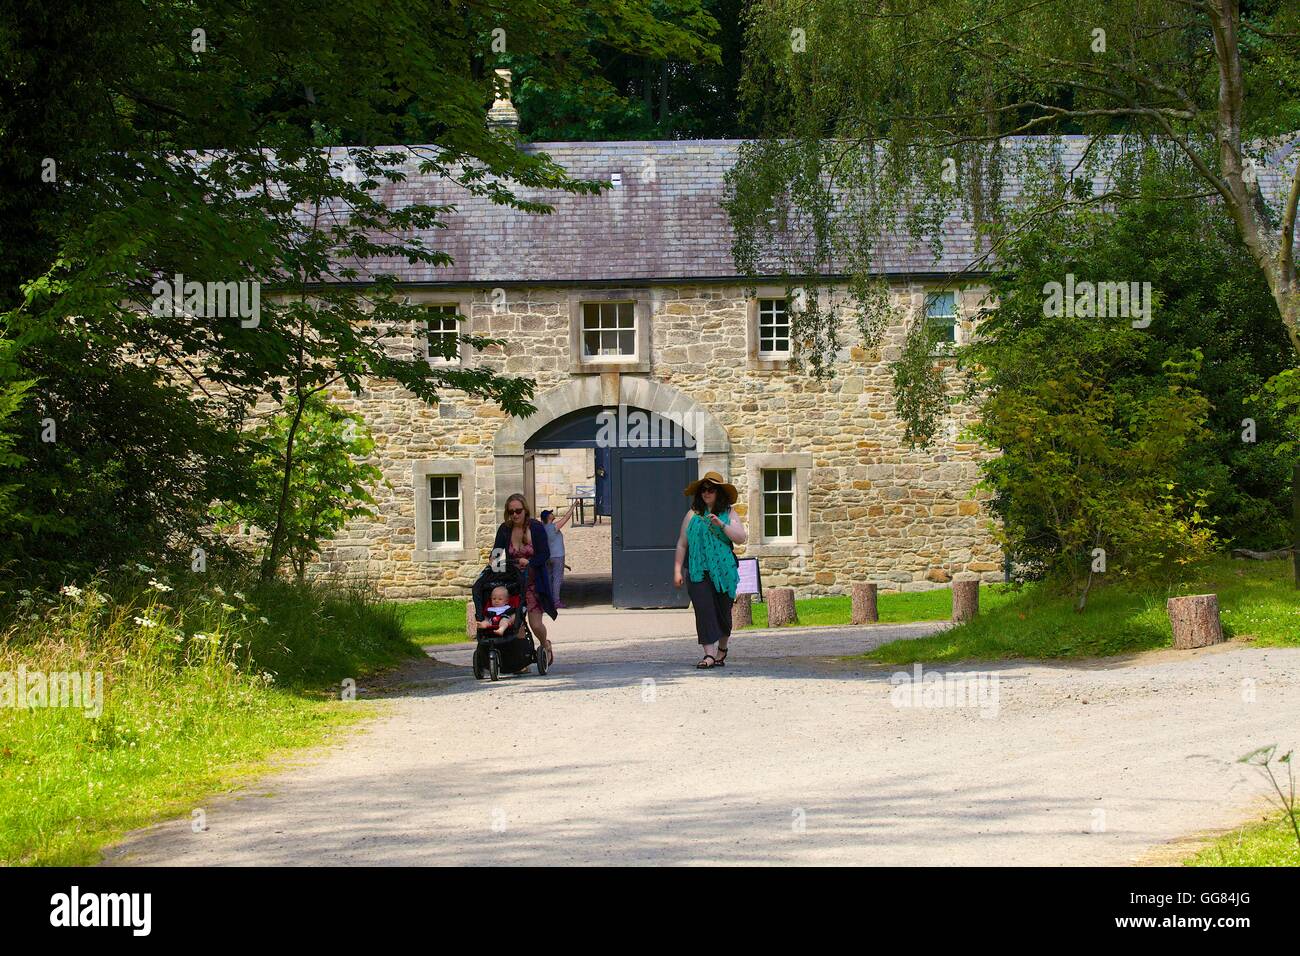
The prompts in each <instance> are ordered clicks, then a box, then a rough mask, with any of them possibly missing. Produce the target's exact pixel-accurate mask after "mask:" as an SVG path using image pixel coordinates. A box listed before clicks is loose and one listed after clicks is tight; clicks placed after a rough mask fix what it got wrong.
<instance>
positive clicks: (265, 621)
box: [258, 617, 271, 624]
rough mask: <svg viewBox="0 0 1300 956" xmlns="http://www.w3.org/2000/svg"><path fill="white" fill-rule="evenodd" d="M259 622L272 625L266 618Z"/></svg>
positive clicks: (260, 618) (260, 619) (261, 618)
mask: <svg viewBox="0 0 1300 956" xmlns="http://www.w3.org/2000/svg"><path fill="white" fill-rule="evenodd" d="M258 620H259V621H261V622H262V623H263V624H270V623H271V622H270V621H268V620H267V619H266V618H264V617H259V618H258Z"/></svg>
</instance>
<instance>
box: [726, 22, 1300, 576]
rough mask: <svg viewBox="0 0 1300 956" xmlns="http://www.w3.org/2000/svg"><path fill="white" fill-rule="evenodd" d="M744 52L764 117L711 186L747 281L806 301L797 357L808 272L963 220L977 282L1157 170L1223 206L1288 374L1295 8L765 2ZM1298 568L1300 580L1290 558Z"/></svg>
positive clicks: (1293, 306) (931, 236)
mask: <svg viewBox="0 0 1300 956" xmlns="http://www.w3.org/2000/svg"><path fill="white" fill-rule="evenodd" d="M748 40H749V49H748V63H749V68H748V70H747V73H746V77H745V81H744V89H745V91H746V95H747V96H748V97H749V99H750V101H751V102H762V103H764V104H767V107H768V108H767V113H766V118H765V127H764V129H765V133H767V135H766V136H765V138H764V139H762V140H760V141H758V142H755V143H754V144H752V145H750V146H748V147H746V148H745V149H744V150H743V151H742V155H741V158H740V161H739V162H738V164H737V166H736V168H735V169H734V170H733V173H732V176H731V179H730V189H731V193H730V196H729V200H728V209H729V212H730V214H731V216H732V219H733V222H734V224H735V227H736V232H737V238H736V246H735V253H736V259H737V262H738V263H739V264H740V265H741V267H742V268H744V269H745V270H746V271H747V272H748V273H750V274H754V275H757V274H759V273H760V272H770V271H772V269H773V268H774V264H775V268H778V269H780V270H781V271H783V272H784V273H785V274H787V276H788V277H789V282H790V283H791V284H792V285H800V286H805V287H807V288H808V289H811V290H813V293H814V294H813V296H812V300H813V308H811V309H809V310H807V311H806V312H805V313H804V314H802V315H796V316H795V318H794V328H793V329H792V337H793V338H794V339H795V340H796V343H797V347H803V346H804V345H805V344H815V345H816V346H818V347H822V348H824V349H827V350H829V354H830V355H832V356H833V355H834V352H835V349H836V348H837V347H838V341H837V332H836V326H835V320H834V318H833V315H832V314H830V313H829V312H827V311H826V310H822V309H820V308H819V307H818V296H817V295H816V292H817V290H818V289H819V288H821V287H824V286H825V285H826V280H825V279H822V278H820V276H821V275H823V274H825V273H827V272H830V273H834V274H840V275H848V276H850V277H851V278H852V279H854V280H855V281H857V282H859V283H861V282H862V281H864V280H865V278H866V277H868V276H870V275H872V273H873V267H872V263H873V261H874V259H875V257H876V254H877V252H878V249H879V246H880V241H881V239H882V237H889V236H891V235H894V234H896V233H903V234H904V235H905V236H907V237H910V239H911V240H912V241H913V242H915V243H918V244H920V245H921V247H922V248H928V250H929V251H930V252H931V253H933V254H934V255H936V256H938V255H940V254H941V253H942V249H943V238H944V235H943V230H942V224H943V220H944V218H945V216H946V215H948V214H949V213H950V212H952V211H954V210H956V209H961V210H963V211H964V213H965V214H966V215H967V216H969V217H970V218H972V219H974V220H975V222H976V223H977V224H978V237H977V238H978V241H979V247H978V248H977V250H976V251H977V254H978V255H977V262H976V265H977V267H978V266H982V265H983V264H984V263H986V262H987V261H989V260H990V259H992V258H994V257H996V255H997V254H998V253H999V251H1000V249H1001V247H1002V245H1003V244H1005V243H1006V242H1007V241H1008V240H1009V238H1010V235H1011V230H1012V229H1013V228H1027V227H1029V224H1031V223H1032V222H1033V221H1035V220H1040V219H1048V218H1052V217H1055V216H1061V215H1069V214H1070V213H1071V212H1072V211H1074V210H1078V209H1081V208H1086V207H1089V206H1103V207H1109V208H1114V207H1116V206H1119V205H1123V204H1125V203H1128V202H1130V201H1132V199H1133V198H1134V195H1135V194H1134V192H1133V184H1134V183H1135V182H1136V181H1137V180H1138V179H1139V178H1140V176H1139V174H1140V173H1141V170H1142V166H1143V164H1144V163H1146V162H1148V161H1151V160H1152V159H1153V158H1154V161H1156V162H1159V163H1167V162H1169V161H1170V159H1171V158H1177V160H1178V162H1179V163H1180V164H1181V165H1182V166H1183V168H1184V169H1185V170H1186V171H1187V172H1188V173H1189V175H1190V176H1191V177H1192V179H1191V180H1190V182H1191V185H1190V187H1187V186H1186V185H1185V183H1186V182H1187V180H1183V181H1182V182H1180V185H1179V189H1178V190H1177V191H1175V192H1170V193H1168V194H1166V195H1165V196H1163V200H1164V201H1165V202H1167V203H1170V204H1177V203H1187V202H1207V201H1209V202H1213V203H1216V204H1218V205H1219V206H1220V207H1221V208H1222V209H1223V210H1224V212H1225V214H1226V215H1227V216H1228V217H1229V219H1230V220H1231V221H1232V223H1233V225H1234V228H1235V230H1236V232H1237V234H1238V236H1239V237H1240V239H1241V242H1242V243H1243V245H1244V246H1245V248H1246V249H1247V250H1248V252H1249V254H1250V256H1251V258H1252V260H1253V261H1254V263H1255V266H1256V267H1257V268H1258V269H1259V271H1260V273H1261V275H1262V276H1263V278H1264V280H1265V281H1266V282H1267V284H1268V287H1269V290H1270V292H1271V295H1272V298H1273V302H1274V304H1275V307H1276V316H1275V321H1276V322H1277V323H1278V327H1279V329H1280V330H1281V331H1282V332H1284V333H1285V334H1286V335H1287V337H1288V339H1289V341H1290V343H1291V346H1292V353H1293V361H1297V360H1300V280H1298V279H1297V272H1296V265H1295V222H1296V212H1297V203H1298V201H1300V166H1298V165H1297V163H1296V153H1295V151H1294V148H1293V145H1292V142H1291V141H1292V140H1293V139H1294V137H1295V129H1296V126H1297V119H1298V118H1300V75H1297V73H1296V71H1295V70H1294V64H1295V62H1296V60H1297V52H1300V7H1297V5H1295V4H1294V3H1288V2H1285V0H1252V2H1244V3H1243V2H1239V0H1174V2H1169V3H1151V2H1148V0H937V2H934V3H926V4H920V5H918V4H912V3H907V2H903V0H884V2H882V3H879V4H873V5H870V6H868V7H864V6H863V5H862V4H860V3H856V2H851V0H818V2H814V3H806V2H803V0H773V2H771V3H767V4H762V5H756V6H755V7H753V8H752V9H751V19H750V27H749V32H748ZM1080 133H1082V134H1086V135H1087V136H1088V137H1089V138H1088V145H1087V146H1086V147H1085V148H1084V149H1083V151H1082V153H1081V154H1080V155H1077V156H1071V157H1069V158H1068V161H1067V158H1066V157H1065V155H1064V154H1063V152H1062V150H1061V149H1060V144H1059V142H1055V141H1054V140H1053V137H1059V136H1060V135H1063V134H1080ZM1031 134H1032V135H1034V136H1036V137H1038V138H1037V139H1035V140H1029V139H1026V138H1025V137H1026V136H1029V135H1031ZM1012 183H1016V184H1019V188H1017V189H1016V190H1009V189H1008V185H1009V184H1012ZM1013 208H1014V209H1016V210H1018V211H1019V212H1020V213H1021V215H1019V216H1017V217H1015V224H1014V225H1013V224H1012V218H1011V216H1010V212H1011V210H1012V209H1013ZM962 278H963V277H962V276H954V277H952V279H953V281H957V282H960V281H961V280H962ZM1101 278H1116V279H1127V278H1130V277H1129V276H1122V277H1121V276H1116V277H1101ZM1136 278H1141V277H1136ZM809 364H810V365H811V366H812V369H813V372H814V374H825V373H826V372H827V371H828V369H829V368H830V363H829V362H828V361H827V359H826V358H825V357H824V356H822V357H819V356H815V355H814V356H812V357H811V361H810V363H809ZM932 391H933V389H932ZM909 405H910V407H912V408H916V409H919V408H920V407H921V403H919V402H910V403H908V402H904V403H903V407H907V406H909ZM914 434H915V435H916V437H918V438H919V439H920V440H921V441H922V442H924V441H926V440H928V436H926V435H924V434H923V433H919V432H915V433H914ZM1294 534H1295V538H1296V540H1297V542H1298V543H1300V525H1297V526H1296V527H1295V528H1294ZM1296 560H1297V564H1296V568H1297V582H1298V584H1300V548H1298V549H1297V559H1296Z"/></svg>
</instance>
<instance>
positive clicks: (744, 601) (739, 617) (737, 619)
mask: <svg viewBox="0 0 1300 956" xmlns="http://www.w3.org/2000/svg"><path fill="white" fill-rule="evenodd" d="M753 597H754V596H753V595H752V594H737V595H736V600H735V601H733V602H732V604H731V629H732V630H733V631H738V630H740V629H741V628H742V627H749V626H750V625H751V624H753V623H754V606H753V604H751V603H750V602H751V601H752V599H753Z"/></svg>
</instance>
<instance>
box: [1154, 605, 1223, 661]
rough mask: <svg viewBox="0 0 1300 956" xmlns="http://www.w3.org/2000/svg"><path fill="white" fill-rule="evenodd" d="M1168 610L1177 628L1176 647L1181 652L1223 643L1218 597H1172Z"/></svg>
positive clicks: (1174, 626)
mask: <svg viewBox="0 0 1300 956" xmlns="http://www.w3.org/2000/svg"><path fill="white" fill-rule="evenodd" d="M1165 608H1166V609H1167V610H1168V611H1169V623H1170V624H1172V625H1173V628H1174V647H1176V648H1178V649H1179V650H1188V649H1189V648H1193V647H1209V646H1210V645H1211V644H1218V643H1219V642H1220V641H1222V640H1223V623H1222V622H1221V621H1220V620H1219V596H1218V595H1217V594H1193V595H1190V596H1188V597H1176V598H1170V599H1169V601H1168V603H1167V604H1166V605H1165Z"/></svg>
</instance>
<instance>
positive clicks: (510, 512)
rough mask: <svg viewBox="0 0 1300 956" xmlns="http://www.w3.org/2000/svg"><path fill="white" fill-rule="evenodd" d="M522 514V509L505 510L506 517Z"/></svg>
mask: <svg viewBox="0 0 1300 956" xmlns="http://www.w3.org/2000/svg"><path fill="white" fill-rule="evenodd" d="M523 513H524V509H523V508H507V509H506V514H508V515H521V514H523Z"/></svg>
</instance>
